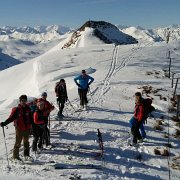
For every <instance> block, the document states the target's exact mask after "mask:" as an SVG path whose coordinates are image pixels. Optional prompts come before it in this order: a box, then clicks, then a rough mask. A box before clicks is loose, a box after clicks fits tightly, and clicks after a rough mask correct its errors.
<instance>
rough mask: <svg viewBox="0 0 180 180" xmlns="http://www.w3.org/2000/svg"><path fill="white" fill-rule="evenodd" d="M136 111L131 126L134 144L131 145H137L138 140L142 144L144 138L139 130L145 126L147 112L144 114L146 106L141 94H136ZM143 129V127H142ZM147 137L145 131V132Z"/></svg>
mask: <svg viewBox="0 0 180 180" xmlns="http://www.w3.org/2000/svg"><path fill="white" fill-rule="evenodd" d="M135 104H136V105H135V110H134V116H133V117H132V118H131V119H130V124H131V133H132V135H133V143H132V144H131V145H135V144H137V140H138V141H139V142H142V136H141V134H140V132H139V128H140V127H141V126H143V123H144V119H145V112H144V109H145V108H144V104H143V98H142V96H141V93H140V92H136V93H135ZM141 128H142V127H141ZM144 135H145V131H144Z"/></svg>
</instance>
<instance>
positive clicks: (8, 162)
mask: <svg viewBox="0 0 180 180" xmlns="http://www.w3.org/2000/svg"><path fill="white" fill-rule="evenodd" d="M2 128H3V136H4V144H5V149H6V157H7V162H8V166H7V167H8V168H9V169H10V166H9V158H8V152H7V144H6V137H5V132H4V127H2Z"/></svg>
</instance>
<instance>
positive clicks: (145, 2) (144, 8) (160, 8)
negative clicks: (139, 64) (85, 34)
mask: <svg viewBox="0 0 180 180" xmlns="http://www.w3.org/2000/svg"><path fill="white" fill-rule="evenodd" d="M0 17H1V18H0V26H4V25H11V26H24V25H28V26H36V25H52V24H60V25H64V26H68V27H73V28H77V27H79V26H81V25H82V24H83V23H84V22H85V21H87V20H89V19H90V20H104V21H108V22H110V23H112V24H120V25H128V26H129V25H130V26H142V27H145V28H153V27H158V26H161V27H165V26H168V25H172V24H180V0H1V2H0Z"/></svg>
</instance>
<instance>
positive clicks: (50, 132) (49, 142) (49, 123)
mask: <svg viewBox="0 0 180 180" xmlns="http://www.w3.org/2000/svg"><path fill="white" fill-rule="evenodd" d="M50 121H51V119H50V114H49V137H48V141H49V145H50V142H51V141H50V133H51V130H50V125H51V122H50ZM47 136H48V135H47Z"/></svg>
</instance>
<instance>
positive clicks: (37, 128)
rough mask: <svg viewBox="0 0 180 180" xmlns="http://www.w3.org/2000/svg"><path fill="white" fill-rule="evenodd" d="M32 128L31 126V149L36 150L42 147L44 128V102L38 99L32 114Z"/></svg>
mask: <svg viewBox="0 0 180 180" xmlns="http://www.w3.org/2000/svg"><path fill="white" fill-rule="evenodd" d="M33 117H34V118H33V120H34V128H33V132H34V133H33V144H32V150H33V151H37V147H38V148H39V150H42V149H43V145H42V144H43V135H44V129H45V122H46V116H45V114H44V102H43V101H38V103H37V108H36V110H35V112H34V114H33Z"/></svg>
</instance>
